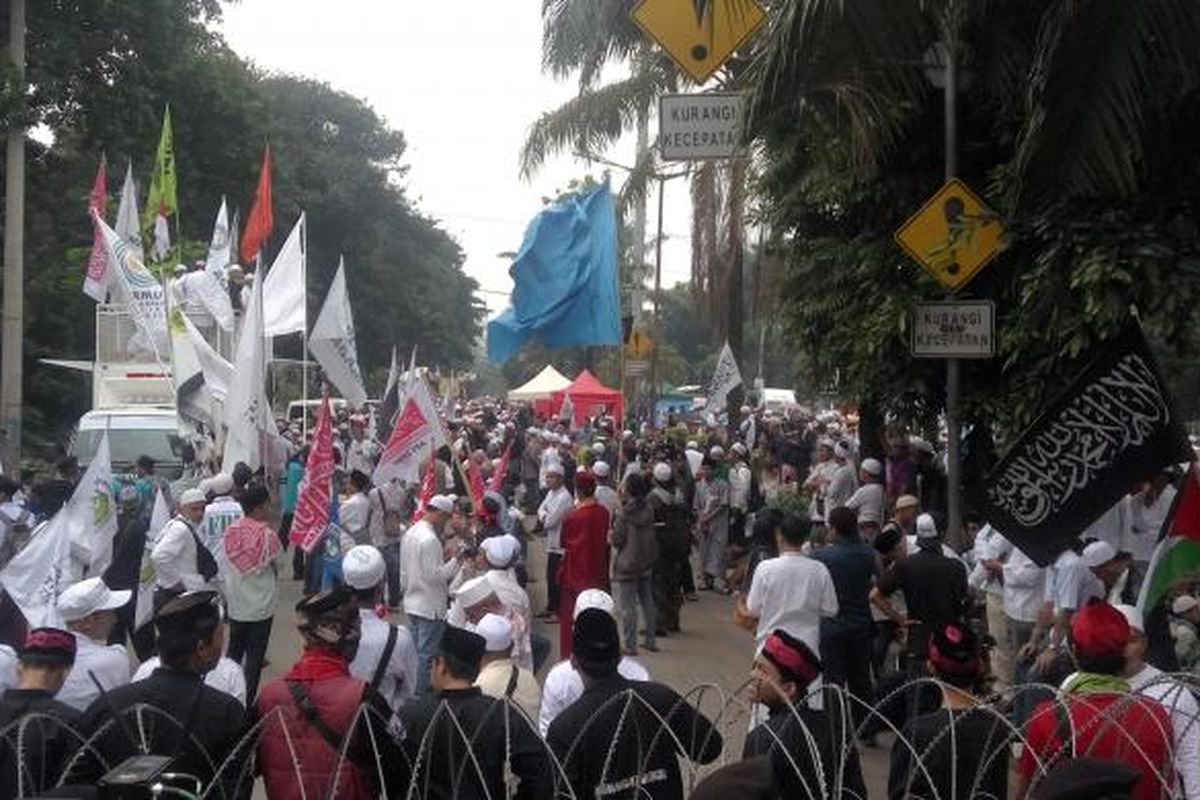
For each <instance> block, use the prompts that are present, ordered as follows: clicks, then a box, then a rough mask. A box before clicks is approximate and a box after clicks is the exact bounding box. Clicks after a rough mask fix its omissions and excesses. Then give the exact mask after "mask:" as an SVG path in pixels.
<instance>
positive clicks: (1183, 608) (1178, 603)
mask: <svg viewBox="0 0 1200 800" xmlns="http://www.w3.org/2000/svg"><path fill="white" fill-rule="evenodd" d="M1196 606H1200V600H1197V599H1196V598H1195V597H1192V596H1191V595H1190V594H1183V595H1180V596H1179V597H1176V598H1175V601H1174V602H1173V603H1171V613H1172V614H1177V615H1178V614H1186V613H1187V612H1189V611H1191V610H1192V609H1193V608H1195V607H1196ZM60 608H61V606H60Z"/></svg>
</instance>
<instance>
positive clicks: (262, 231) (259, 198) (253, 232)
mask: <svg viewBox="0 0 1200 800" xmlns="http://www.w3.org/2000/svg"><path fill="white" fill-rule="evenodd" d="M274 227H275V218H274V216H273V215H272V213H271V145H267V149H266V151H265V152H264V153H263V163H262V170H261V171H260V172H259V173H258V191H256V192H255V193H254V205H253V206H251V207H250V216H249V217H248V218H247V219H246V230H245V231H244V232H243V233H242V246H241V248H240V249H239V250H238V254H239V255H241V257H242V263H243V264H249V263H250V262H252V261H254V259H255V257H256V256H257V255H258V251H259V250H261V249H262V246H263V242H265V241H266V240H267V237H268V236H270V235H271V229H272V228H274Z"/></svg>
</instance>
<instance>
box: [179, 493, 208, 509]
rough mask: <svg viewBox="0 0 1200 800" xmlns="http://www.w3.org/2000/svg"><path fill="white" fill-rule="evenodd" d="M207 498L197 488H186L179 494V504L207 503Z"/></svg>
mask: <svg viewBox="0 0 1200 800" xmlns="http://www.w3.org/2000/svg"><path fill="white" fill-rule="evenodd" d="M207 502H208V498H207V497H205V496H204V492H202V491H200V490H199V489H188V490H187V491H185V492H184V493H183V494H181V495H180V496H179V505H181V506H190V505H195V504H196V503H207Z"/></svg>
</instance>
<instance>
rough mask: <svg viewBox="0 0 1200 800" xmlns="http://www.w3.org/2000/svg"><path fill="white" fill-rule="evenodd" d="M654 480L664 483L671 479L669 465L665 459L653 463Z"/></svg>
mask: <svg viewBox="0 0 1200 800" xmlns="http://www.w3.org/2000/svg"><path fill="white" fill-rule="evenodd" d="M654 480H656V481H658V482H659V483H666V482H667V481H669V480H671V465H670V464H668V463H667V462H665V461H660V462H658V463H657V464H655V465H654Z"/></svg>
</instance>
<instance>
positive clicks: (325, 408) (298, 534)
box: [288, 395, 333, 553]
mask: <svg viewBox="0 0 1200 800" xmlns="http://www.w3.org/2000/svg"><path fill="white" fill-rule="evenodd" d="M332 499H333V412H332V411H331V410H330V408H329V395H325V396H324V397H323V398H321V411H320V413H319V414H318V415H317V430H316V433H315V434H314V435H313V443H312V450H310V451H309V453H308V463H307V464H306V465H305V467H304V480H303V481H301V482H300V491H299V493H298V494H297V497H296V512H295V515H294V516H293V517H292V532H291V534H289V536H288V539H289V540H290V541H291V542H292V544H294V545H296V546H297V547H299V548H300V549H302V550H303V551H304V552H306V553H311V552H312V550H313V548H314V547H316V546H317V542H319V541H321V535H322V534H324V533H325V529H326V528H328V527H329V507H330V503H331V501H332Z"/></svg>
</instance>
